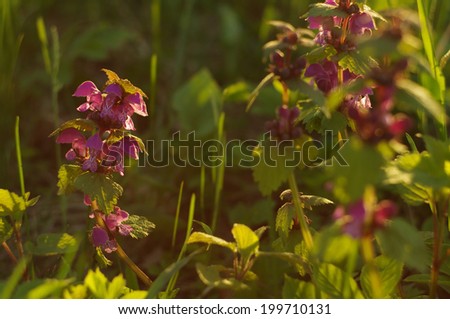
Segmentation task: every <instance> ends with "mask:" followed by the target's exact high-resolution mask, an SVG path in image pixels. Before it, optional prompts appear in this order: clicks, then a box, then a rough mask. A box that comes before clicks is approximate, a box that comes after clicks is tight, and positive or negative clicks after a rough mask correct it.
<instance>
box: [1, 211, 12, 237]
mask: <svg viewBox="0 0 450 319" xmlns="http://www.w3.org/2000/svg"><path fill="white" fill-rule="evenodd" d="M12 234H13V228H12V226H11V224H10V223H9V222H8V220H7V219H6V218H3V217H0V243H3V242H5V241H7V240H8V239H9V238H11V236H12Z"/></svg>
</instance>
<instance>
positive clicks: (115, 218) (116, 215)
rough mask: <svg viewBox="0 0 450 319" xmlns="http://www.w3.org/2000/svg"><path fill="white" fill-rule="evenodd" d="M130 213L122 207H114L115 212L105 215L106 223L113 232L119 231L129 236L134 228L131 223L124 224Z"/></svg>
mask: <svg viewBox="0 0 450 319" xmlns="http://www.w3.org/2000/svg"><path fill="white" fill-rule="evenodd" d="M128 216H129V214H128V213H127V212H126V211H124V210H122V209H120V207H118V206H116V207H114V212H113V213H111V214H109V215H107V216H105V217H104V220H105V224H106V226H107V227H108V229H109V230H110V231H112V232H115V231H117V232H119V234H121V235H122V236H128V235H129V234H130V233H131V231H132V230H133V228H132V227H131V226H130V225H126V224H123V222H124V221H126V220H127V219H128Z"/></svg>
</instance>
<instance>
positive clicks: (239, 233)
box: [231, 224, 259, 264]
mask: <svg viewBox="0 0 450 319" xmlns="http://www.w3.org/2000/svg"><path fill="white" fill-rule="evenodd" d="M231 233H232V234H233V237H234V240H236V246H237V251H238V252H239V254H240V255H241V258H242V260H243V261H244V264H246V262H248V261H249V260H250V258H251V257H252V256H254V255H256V254H257V253H258V250H259V238H258V236H257V235H256V234H255V232H254V231H253V230H251V229H250V228H249V227H247V226H246V225H243V224H234V225H233V228H232V229H231Z"/></svg>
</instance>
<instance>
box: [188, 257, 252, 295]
mask: <svg viewBox="0 0 450 319" xmlns="http://www.w3.org/2000/svg"><path fill="white" fill-rule="evenodd" d="M195 269H196V270H197V274H198V277H199V278H200V280H201V281H202V282H203V283H204V284H205V285H207V286H208V287H214V288H219V289H233V290H241V289H248V288H249V287H248V286H247V285H246V284H244V283H243V282H240V281H238V280H236V279H235V278H232V277H230V278H222V276H221V275H220V272H221V271H226V270H227V269H226V268H225V267H223V266H222V265H211V266H206V265H204V264H202V263H197V264H195Z"/></svg>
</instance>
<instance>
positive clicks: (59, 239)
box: [31, 233, 78, 256]
mask: <svg viewBox="0 0 450 319" xmlns="http://www.w3.org/2000/svg"><path fill="white" fill-rule="evenodd" d="M77 249H78V243H77V240H76V238H75V237H73V236H71V235H69V234H67V233H63V234H41V235H39V236H38V237H37V238H36V243H35V245H33V246H31V253H32V254H33V255H37V256H51V255H58V254H65V253H70V252H75V251H76V250H77Z"/></svg>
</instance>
